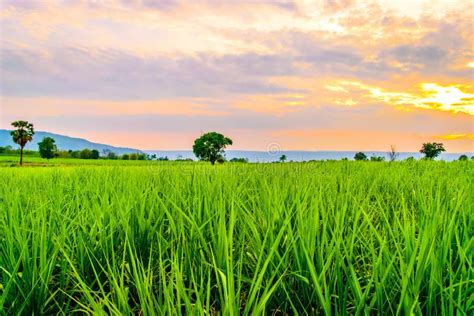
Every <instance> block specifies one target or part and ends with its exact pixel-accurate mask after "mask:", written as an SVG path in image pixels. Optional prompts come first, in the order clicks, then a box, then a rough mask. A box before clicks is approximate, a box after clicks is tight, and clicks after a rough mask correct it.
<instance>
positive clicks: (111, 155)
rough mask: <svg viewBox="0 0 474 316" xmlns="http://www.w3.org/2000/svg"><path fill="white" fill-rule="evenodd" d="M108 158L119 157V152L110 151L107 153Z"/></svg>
mask: <svg viewBox="0 0 474 316" xmlns="http://www.w3.org/2000/svg"><path fill="white" fill-rule="evenodd" d="M107 159H111V160H115V159H117V154H116V153H114V152H113V151H109V152H108V153H107Z"/></svg>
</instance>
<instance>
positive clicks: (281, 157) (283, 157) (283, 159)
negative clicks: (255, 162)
mask: <svg viewBox="0 0 474 316" xmlns="http://www.w3.org/2000/svg"><path fill="white" fill-rule="evenodd" d="M286 159H287V158H286V155H281V156H280V159H279V161H280V162H285V161H286Z"/></svg>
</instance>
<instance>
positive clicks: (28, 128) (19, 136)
mask: <svg viewBox="0 0 474 316" xmlns="http://www.w3.org/2000/svg"><path fill="white" fill-rule="evenodd" d="M12 126H13V127H14V128H15V129H14V130H13V131H11V133H10V135H11V136H12V138H13V142H15V143H16V144H18V145H20V166H23V150H24V148H25V146H26V144H27V143H28V142H31V141H32V140H33V135H34V134H35V130H34V128H33V124H31V123H29V122H28V121H16V122H13V123H12Z"/></svg>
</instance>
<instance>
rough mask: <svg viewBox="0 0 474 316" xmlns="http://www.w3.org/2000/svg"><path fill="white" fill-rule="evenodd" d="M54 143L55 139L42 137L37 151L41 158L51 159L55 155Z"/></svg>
mask: <svg viewBox="0 0 474 316" xmlns="http://www.w3.org/2000/svg"><path fill="white" fill-rule="evenodd" d="M55 143H56V141H55V140H54V139H53V138H51V137H44V138H43V140H42V141H41V142H39V143H38V151H39V153H40V156H41V158H46V159H51V158H54V157H55V156H56V152H57V150H58V148H57V147H56V144H55Z"/></svg>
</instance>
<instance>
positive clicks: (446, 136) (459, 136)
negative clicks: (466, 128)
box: [436, 134, 474, 144]
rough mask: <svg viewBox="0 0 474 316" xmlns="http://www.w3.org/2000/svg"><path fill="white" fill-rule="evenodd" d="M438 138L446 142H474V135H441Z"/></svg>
mask: <svg viewBox="0 0 474 316" xmlns="http://www.w3.org/2000/svg"><path fill="white" fill-rule="evenodd" d="M436 138H439V139H445V140H457V139H465V140H474V134H451V135H441V136H436ZM473 144H474V143H473Z"/></svg>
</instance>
